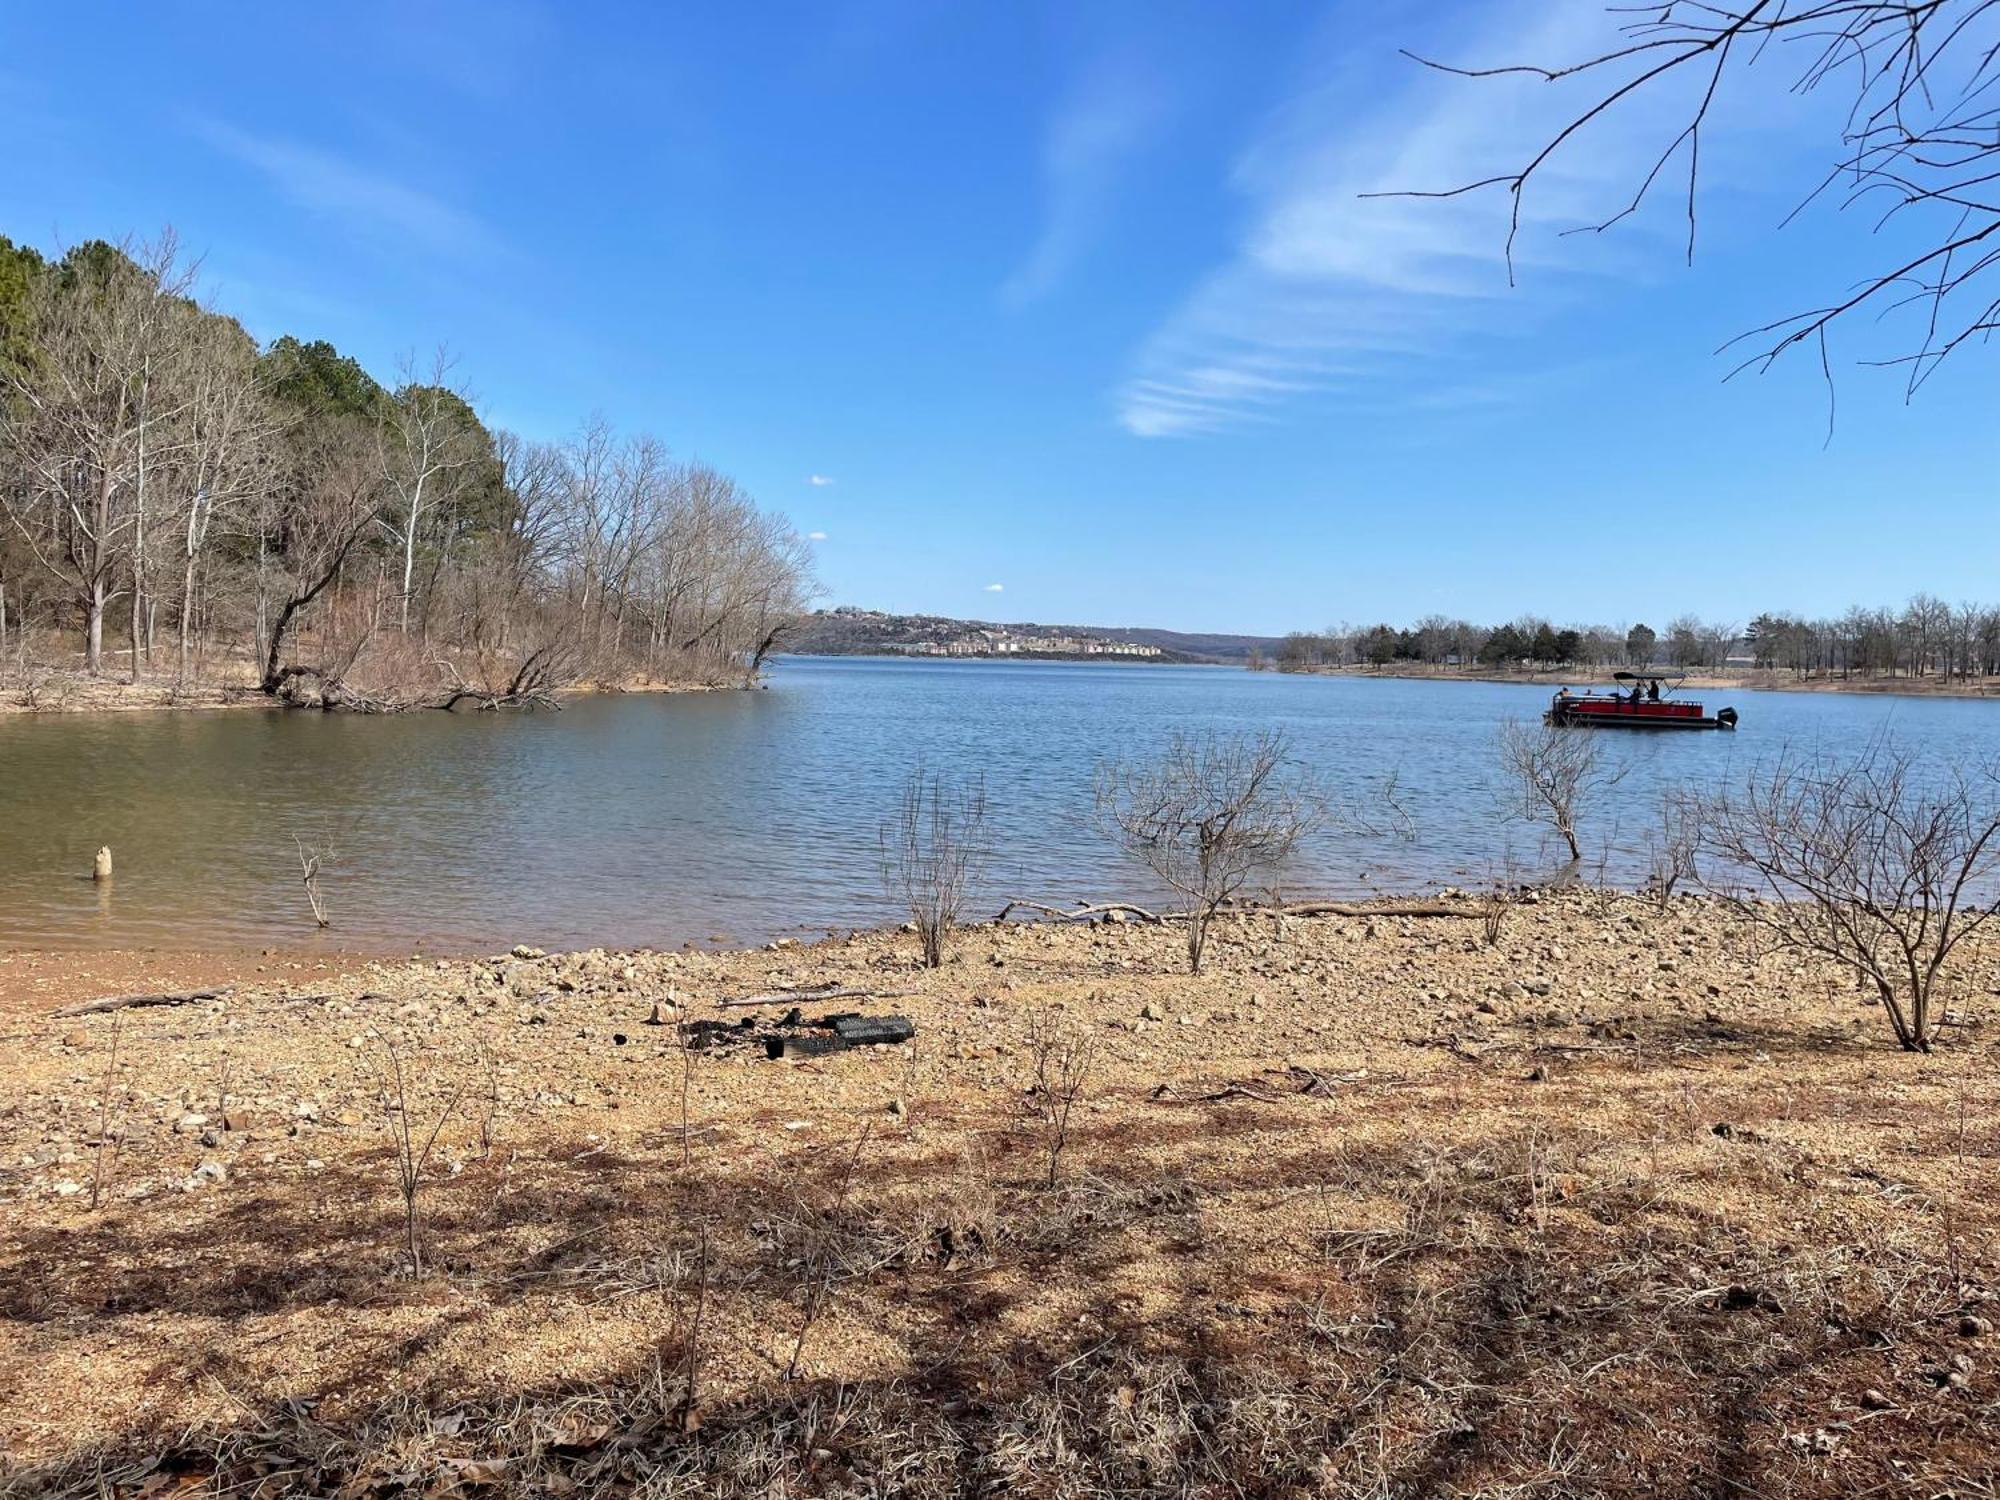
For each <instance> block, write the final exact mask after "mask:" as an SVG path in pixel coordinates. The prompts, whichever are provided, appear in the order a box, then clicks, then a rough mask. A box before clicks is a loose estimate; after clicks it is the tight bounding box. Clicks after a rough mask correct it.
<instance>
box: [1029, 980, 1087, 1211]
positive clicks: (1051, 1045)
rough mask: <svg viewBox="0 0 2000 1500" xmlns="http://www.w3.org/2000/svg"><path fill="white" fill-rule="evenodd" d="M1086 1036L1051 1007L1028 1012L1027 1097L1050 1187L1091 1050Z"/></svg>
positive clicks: (1067, 1134)
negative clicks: (1046, 1157)
mask: <svg viewBox="0 0 2000 1500" xmlns="http://www.w3.org/2000/svg"><path fill="white" fill-rule="evenodd" d="M1095 1050H1096V1048H1095V1045H1094V1044H1093V1042H1092V1041H1091V1039H1090V1037H1089V1036H1087V1035H1085V1034H1084V1033H1083V1032H1082V1031H1080V1030H1079V1029H1078V1028H1077V1027H1076V1026H1075V1025H1074V1024H1073V1023H1071V1022H1070V1021H1069V1020H1068V1019H1067V1018H1065V1017H1063V1016H1061V1015H1060V1014H1059V1013H1057V1012H1056V1011H1055V1010H1053V1009H1050V1008H1047V1007H1044V1008H1043V1009H1041V1010H1038V1011H1033V1012H1031V1013H1030V1014H1029V1016H1028V1067H1029V1082H1028V1088H1027V1097H1028V1105H1029V1108H1030V1109H1032V1110H1033V1111H1034V1117H1035V1120H1036V1123H1037V1125H1038V1127H1039V1129H1040V1133H1041V1137H1042V1148H1043V1150H1044V1152H1045V1153H1046V1154H1047V1156H1048V1163H1049V1165H1048V1176H1047V1185H1048V1186H1049V1187H1054V1186H1055V1185H1056V1179H1057V1176H1058V1175H1059V1173H1060V1172H1061V1170H1062V1155H1063V1151H1064V1150H1065V1148H1067V1147H1068V1145H1069V1135H1070V1116H1071V1115H1073V1114H1074V1113H1075V1112H1076V1104H1077V1100H1078V1099H1080V1098H1081V1097H1082V1096H1083V1088H1084V1084H1085V1083H1086V1082H1087V1081H1088V1080H1089V1078H1090V1065H1091V1061H1092V1058H1093V1055H1094V1053H1095Z"/></svg>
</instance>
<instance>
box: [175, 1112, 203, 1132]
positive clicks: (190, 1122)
mask: <svg viewBox="0 0 2000 1500" xmlns="http://www.w3.org/2000/svg"><path fill="white" fill-rule="evenodd" d="M207 1125H208V1116H207V1115H195V1114H186V1115H182V1116H181V1117H180V1118H179V1119H178V1120H176V1121H174V1134H175V1135H193V1134H194V1133H195V1132H196V1131H199V1130H202V1129H204V1128H206V1126H207Z"/></svg>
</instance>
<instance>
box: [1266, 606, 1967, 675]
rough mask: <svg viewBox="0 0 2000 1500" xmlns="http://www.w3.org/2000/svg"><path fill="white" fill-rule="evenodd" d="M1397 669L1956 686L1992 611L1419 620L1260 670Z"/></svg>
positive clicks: (1301, 652) (1320, 634)
mask: <svg viewBox="0 0 2000 1500" xmlns="http://www.w3.org/2000/svg"><path fill="white" fill-rule="evenodd" d="M1399 664H1410V665H1420V666H1423V667H1425V668H1427V669H1433V670H1446V669H1458V670H1462V671H1465V672H1480V671H1486V672H1493V671H1514V670H1521V669H1546V668H1553V667H1588V668H1593V669H1596V668H1607V667H1627V668H1633V669H1637V670H1644V669H1646V668H1651V667H1671V668H1673V669H1675V670H1677V671H1681V672H1720V671H1722V670H1724V669H1725V668H1729V667H1753V668H1757V669H1761V670H1765V671H1776V672H1785V673H1788V674H1790V675H1791V676H1793V677H1795V678H1797V679H1799V680H1801V681H1810V680H1826V679H1845V680H1851V679H1855V678H1866V679H1872V678H1884V679H1892V678H1903V679H1912V680H1922V679H1935V680H1938V681H1940V682H1954V681H1958V682H1962V681H1969V680H1975V679H1982V678H1988V677H1995V676H2000V606H1995V605H1988V604H1976V603H1965V604H1948V603H1946V602H1945V601H1944V600H1942V599H1939V598H1936V597H1934V596H1933V595H1930V594H1917V595H1915V596H1914V597H1912V598H1911V599H1910V600H1909V602H1908V603H1907V604H1904V605H1903V606H1901V607H1900V608H1897V607H1893V606H1891V607H1884V608H1873V609H1870V608H1863V607H1860V606H1856V607H1855V608H1852V609H1849V610H1847V611H1846V612H1845V613H1843V614H1840V615H1837V616H1825V617H1820V618H1807V617H1805V616H1802V615H1794V614H1786V613H1782V612H1770V611H1767V612H1765V613H1763V614H1760V615H1758V616H1757V617H1756V618H1755V619H1753V620H1751V621H1750V622H1749V623H1748V624H1747V625H1737V624H1733V623H1722V622H1718V621H1710V620H1703V619H1701V618H1699V617H1698V616H1695V615H1691V614H1687V615H1680V616H1677V617H1676V618H1675V619H1673V620H1671V621H1669V622H1668V623H1667V626H1666V628H1665V629H1664V630H1663V631H1656V630H1654V629H1653V628H1652V627H1651V626H1650V625H1646V624H1644V623H1640V624H1637V625H1631V626H1626V625H1566V626H1556V625H1553V624H1551V623H1550V622H1549V621H1548V620H1545V619H1541V618H1539V617H1536V616H1533V615H1528V616H1523V617H1522V618H1520V619H1517V620H1512V621H1509V622H1507V623H1505V624H1502V625H1478V624H1474V623H1473V622H1472V621H1470V620H1464V619H1453V618H1448V617H1446V616H1444V615H1427V616H1425V617H1424V618H1423V619H1421V620H1418V621H1417V622H1416V623H1415V624H1414V625H1410V626H1406V627H1403V628H1401V629H1399V628H1397V627H1396V626H1393V625H1386V624H1385V625H1374V626H1354V625H1336V626H1332V627H1330V628H1329V629H1327V630H1324V631H1305V630H1301V631H1294V632H1292V633H1291V634H1290V635H1287V636H1286V637H1285V638H1284V639H1283V640H1282V641H1281V642H1279V644H1278V647H1277V651H1276V654H1275V658H1274V659H1273V660H1271V661H1270V662H1268V663H1266V662H1263V661H1259V662H1258V663H1256V665H1259V666H1263V665H1271V666H1275V667H1276V668H1277V669H1278V670H1279V671H1293V672H1298V671H1312V670H1315V669H1317V668H1322V667H1363V666H1365V667H1381V668H1389V667H1395V666H1397V665H1399Z"/></svg>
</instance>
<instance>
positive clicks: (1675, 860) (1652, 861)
mask: <svg viewBox="0 0 2000 1500" xmlns="http://www.w3.org/2000/svg"><path fill="white" fill-rule="evenodd" d="M1701 844H1702V826H1701V804H1700V803H1699V802H1698V801H1696V800H1694V799H1692V798H1689V797H1685V796H1679V795H1668V796H1665V797H1662V798H1661V799H1660V823H1659V827H1658V828H1656V829H1653V830H1651V831H1650V832H1648V833H1647V835H1646V890H1647V892H1648V894H1650V895H1651V896H1652V898H1653V899H1654V900H1655V901H1656V902H1658V903H1659V907H1660V911H1661V913H1662V914H1664V913H1665V912H1666V911H1667V910H1668V909H1669V908H1670V907H1671V906H1672V905H1673V900H1674V893H1675V892H1676V891H1677V890H1679V889H1680V887H1681V886H1682V885H1684V884H1685V883H1686V882H1688V881H1690V880H1693V879H1695V878H1696V877H1697V876H1698V875H1699V874H1700V870H1699V868H1698V863H1699V860H1700V856H1701Z"/></svg>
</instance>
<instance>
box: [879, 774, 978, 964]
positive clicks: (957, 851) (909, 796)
mask: <svg viewBox="0 0 2000 1500" xmlns="http://www.w3.org/2000/svg"><path fill="white" fill-rule="evenodd" d="M879 837H880V842H881V849H882V887H883V889H884V890H885V891H887V892H888V894H889V898H890V899H891V900H893V901H895V902H897V903H898V904H900V905H901V906H902V907H903V908H904V909H905V910H907V911H908V912H909V914H910V920H911V921H912V922H914V923H915V924H916V928H917V940H918V942H919V943H920V944H921V945H922V948H923V955H924V967H925V968H927V969H935V968H938V967H939V966H940V965H942V964H943V963H944V960H945V954H946V951H947V950H948V948H949V947H950V944H951V934H952V931H953V929H954V928H956V927H957V926H958V919H959V915H960V913H962V912H963V911H964V910H965V899H966V897H967V895H968V894H969V893H970V891H971V889H972V887H973V886H974V885H975V884H977V883H978V881H979V879H980V876H981V874H982V873H983V871H984V869H985V865H986V858H987V854H988V849H987V844H986V783H985V781H984V779H983V778H980V777H973V778H970V779H968V780H965V781H962V782H953V781H948V780H947V779H946V778H945V777H944V776H943V775H941V774H940V773H938V772H936V771H926V770H924V769H923V768H922V767H919V768H918V769H916V770H914V771H912V772H911V773H910V774H909V776H908V778H907V779H906V780H905V781H904V783H903V800H902V805H901V807H900V809H899V810H898V812H897V816H896V821H895V822H894V823H889V824H884V825H883V827H882V829H881V832H880V835H879Z"/></svg>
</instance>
